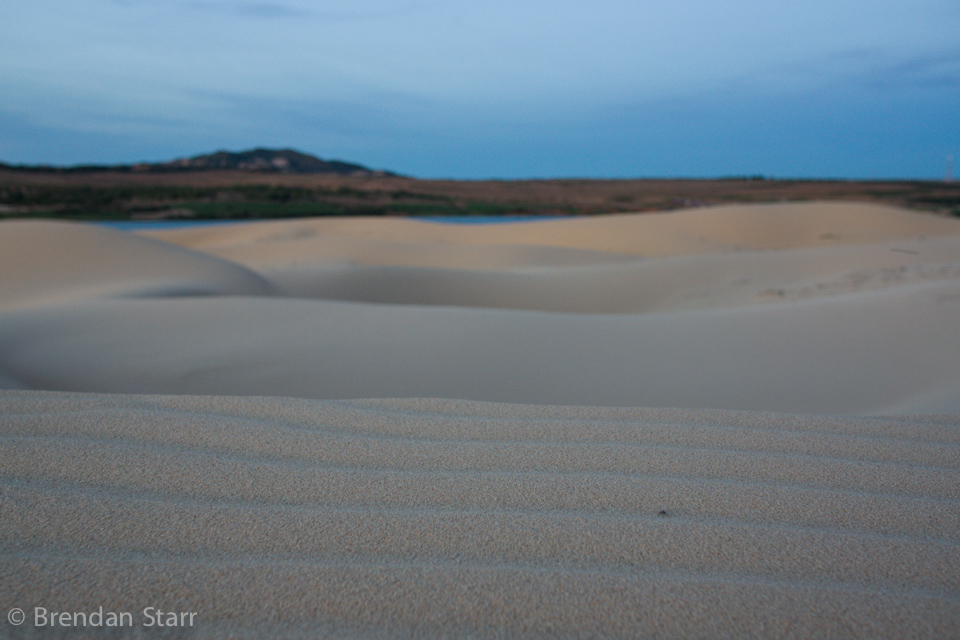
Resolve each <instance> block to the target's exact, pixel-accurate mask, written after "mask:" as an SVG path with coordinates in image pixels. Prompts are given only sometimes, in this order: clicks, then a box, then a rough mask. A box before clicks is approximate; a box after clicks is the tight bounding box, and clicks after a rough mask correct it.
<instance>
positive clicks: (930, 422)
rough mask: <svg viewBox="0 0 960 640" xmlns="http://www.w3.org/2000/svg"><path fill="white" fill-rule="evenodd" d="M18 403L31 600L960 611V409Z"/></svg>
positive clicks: (512, 630)
mask: <svg viewBox="0 0 960 640" xmlns="http://www.w3.org/2000/svg"><path fill="white" fill-rule="evenodd" d="M0 414H2V416H3V419H2V427H3V430H2V442H3V446H2V447H0V468H2V469H3V474H4V475H3V485H2V487H3V489H2V490H3V500H2V501H0V510H2V513H0V539H2V541H3V543H2V545H3V546H2V555H0V567H2V571H0V594H3V601H4V604H5V606H8V607H9V606H19V607H21V608H24V609H27V610H29V609H30V608H32V607H35V606H44V607H46V608H48V609H50V610H57V611H91V610H96V608H97V607H99V606H103V607H104V608H105V610H108V611H110V610H112V611H132V612H135V615H136V616H137V617H138V619H140V618H141V616H140V612H141V611H142V609H143V608H144V607H146V606H155V607H159V608H161V609H163V610H166V611H171V610H172V611H195V612H197V616H196V622H197V626H196V628H195V633H196V635H185V636H184V637H211V638H214V637H237V638H260V637H311V638H312V637H364V638H371V637H400V638H402V637H450V638H453V637H491V638H492V637H621V638H636V637H657V638H675V637H684V638H723V637H743V638H748V637H749V638H761V637H763V638H948V637H956V635H957V632H958V630H960V420H958V419H957V418H932V417H931V418H873V419H853V418H846V419H836V418H822V417H811V416H807V417H803V416H787V415H783V414H763V413H735V412H724V411H684V410H658V409H611V408H571V407H545V406H522V405H502V404H489V403H473V402H463V401H452V400H379V401H377V400H367V401H312V400H294V399H279V398H231V397H169V396H166V397H165V396H110V395H96V394H68V393H54V392H33V391H6V392H0ZM7 630H9V627H8V628H7ZM137 630H138V631H142V632H143V637H155V636H154V635H150V633H155V634H158V633H159V631H157V630H156V629H154V630H152V631H151V632H148V630H145V629H143V628H140V629H137ZM23 637H30V636H29V635H24V636H23Z"/></svg>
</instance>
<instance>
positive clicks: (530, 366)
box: [0, 204, 960, 414]
mask: <svg viewBox="0 0 960 640" xmlns="http://www.w3.org/2000/svg"><path fill="white" fill-rule="evenodd" d="M692 229H698V230H699V231H698V233H699V235H697V236H696V237H695V238H694V237H693V235H692V231H691V230H692ZM534 233H536V234H537V235H536V236H533V235H531V234H534ZM933 233H936V235H930V234H933ZM418 234H419V236H418ZM149 235H150V236H153V238H152V239H146V238H140V237H138V236H137V235H132V234H127V233H121V232H117V231H112V230H108V229H97V228H92V227H88V226H82V225H72V224H62V223H61V224H56V223H10V224H4V225H0V238H6V239H5V240H0V243H6V245H5V246H7V247H9V248H10V250H9V252H5V253H4V254H3V255H4V258H3V259H4V260H6V261H7V262H6V264H5V265H3V268H4V270H5V271H8V272H11V273H13V274H14V275H13V277H11V278H9V279H8V278H5V279H4V285H3V286H4V287H6V288H7V290H6V291H5V295H6V298H5V300H6V301H7V302H6V303H5V306H6V307H7V309H8V311H7V312H6V313H4V314H2V315H0V375H2V380H3V382H2V384H3V386H6V387H21V388H24V387H25V388H35V389H61V390H74V391H91V392H123V393H173V394H184V393H201V394H226V395H236V394H241V395H277V396H296V397H310V398H364V397H448V398H462V399H471V400H487V401H497V402H517V403H535V404H541V403H542V404H566V405H598V406H678V407H697V408H722V409H731V410H765V411H788V412H801V413H824V414H873V413H891V412H903V411H907V412H909V413H918V412H920V413H924V412H926V413H937V412H949V413H954V412H956V413H960V396H958V394H956V393H955V392H954V391H955V390H956V389H957V388H958V387H960V358H957V357H956V355H957V354H958V353H960V334H958V333H957V332H956V328H955V325H956V318H957V317H958V316H960V220H956V219H946V218H939V217H935V216H930V215H924V214H919V213H916V212H909V211H899V210H894V209H889V208H883V207H871V206H867V205H851V204H807V205H769V206H752V207H749V206H739V207H718V208H716V209H713V210H710V209H704V210H691V211H683V212H677V213H671V214H661V215H652V216H651V215H634V216H608V217H599V218H591V219H576V220H553V221H546V222H536V223H517V224H507V225H486V226H483V225H481V226H467V225H449V224H447V225H444V224H436V223H430V222H421V221H413V220H369V219H324V220H305V221H299V220H295V221H284V222H263V223H255V224H247V225H233V226H217V227H210V228H194V229H187V230H176V231H167V232H162V233H160V232H151V233H150V234H149ZM418 237H419V240H418V241H417V242H414V240H415V239H416V238H418ZM159 238H165V239H166V240H171V241H176V242H178V243H180V245H181V246H176V245H172V244H169V243H168V242H166V241H159V240H158V239H159ZM518 238H519V239H525V240H526V241H529V242H531V243H533V244H521V243H520V241H519V240H518ZM684 238H688V239H689V238H693V240H692V241H691V242H692V244H690V243H687V244H684V241H683V239H684ZM343 239H347V240H349V242H344V244H343V245H341V246H340V249H339V252H337V251H333V252H329V251H328V249H329V248H330V247H331V246H332V243H335V242H339V241H340V240H343ZM507 240H509V242H507ZM504 242H507V243H506V244H504ZM369 243H373V244H369ZM391 243H395V246H394V249H396V250H395V251H393V252H391V251H387V250H383V247H385V246H387V245H390V244H391ZM764 243H766V244H764ZM614 245H615V246H614ZM708 246H709V247H711V248H712V249H711V251H712V252H711V253H705V252H699V253H698V251H701V250H703V251H705V249H704V247H708ZM758 246H760V247H764V248H763V249H756V247H758ZM784 246H786V247H787V248H781V247H784ZM17 247H33V249H32V250H31V251H30V252H28V254H27V255H26V256H25V257H24V259H21V257H20V255H19V253H22V252H18V251H17ZM416 247H420V248H421V249H422V252H421V253H419V254H418V250H417V249H416ZM651 247H653V248H654V249H655V250H656V251H659V252H660V253H661V254H666V253H667V252H668V249H669V250H670V251H672V252H673V253H672V254H671V255H666V256H665V257H658V258H653V257H650V256H649V255H647V256H644V255H643V254H645V253H646V254H650V253H651V252H656V251H654V250H653V249H651ZM377 248H379V251H380V252H379V253H378V252H377V250H375V249H377ZM612 248H616V249H618V252H615V253H611V252H609V250H610V249H612ZM461 249H464V250H465V253H464V255H465V256H466V258H465V260H464V262H465V263H464V264H460V265H456V264H455V259H456V257H457V255H458V252H460V251H461ZM205 251H209V252H210V254H208V253H204V252H205ZM351 252H354V253H355V255H353V257H351V255H352V254H351ZM213 254H215V255H213ZM418 255H419V257H418ZM281 256H287V262H286V263H283V261H282V260H280V257H281ZM371 257H376V258H377V259H376V260H372V259H371ZM354 258H356V260H354ZM232 260H237V261H238V262H233V261H232ZM538 260H539V261H541V262H538ZM429 264H433V266H427V265H429ZM10 265H16V267H15V268H14V267H13V266H10ZM476 265H482V266H480V267H478V266H476ZM454 267H456V268H454ZM14 269H16V270H14ZM187 294H194V295H190V296H187ZM197 294H205V295H197ZM40 302H43V304H40Z"/></svg>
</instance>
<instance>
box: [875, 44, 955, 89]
mask: <svg viewBox="0 0 960 640" xmlns="http://www.w3.org/2000/svg"><path fill="white" fill-rule="evenodd" d="M867 84H868V85H870V86H872V87H876V88H889V87H898V88H899V87H904V88H909V87H916V88H930V89H935V88H960V51H948V52H941V53H936V54H932V55H924V56H919V57H914V58H908V59H906V60H902V61H900V62H898V63H895V64H888V65H885V66H883V67H881V68H879V69H877V70H875V71H874V72H873V73H872V74H871V75H870V76H869V77H868V79H867Z"/></svg>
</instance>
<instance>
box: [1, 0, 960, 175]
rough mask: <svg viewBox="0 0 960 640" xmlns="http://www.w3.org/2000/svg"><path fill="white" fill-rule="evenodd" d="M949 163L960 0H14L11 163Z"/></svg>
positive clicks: (799, 169) (498, 168) (542, 171)
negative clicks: (282, 152)
mask: <svg viewBox="0 0 960 640" xmlns="http://www.w3.org/2000/svg"><path fill="white" fill-rule="evenodd" d="M254 146H269V147H294V148H297V149H300V150H303V151H306V152H309V153H313V154H316V155H318V156H321V157H323V158H338V159H343V160H347V161H353V162H360V163H362V164H366V165H368V166H371V167H375V168H385V169H390V170H393V171H398V172H400V173H405V174H409V175H415V176H418V177H454V178H488V177H496V178H524V177H542V178H547V177H573V176H583V177H643V176H648V177H654V176H685V177H696V176H729V175H744V174H750V175H753V174H764V175H770V176H777V177H839V178H844V177H845V178H885V177H902V178H940V177H942V176H943V173H944V168H945V164H946V157H947V155H948V154H953V155H954V156H956V157H960V2H957V1H956V0H950V1H941V0H912V1H909V2H908V1H903V0H870V1H867V0H850V1H844V0H833V1H830V2H826V1H823V0H808V1H807V2H806V3H800V2H789V3H786V2H776V1H773V0H766V1H759V0H742V1H734V2H716V1H713V2H708V1H705V0H675V1H673V2H663V1H662V0H657V1H646V0H635V1H632V2H627V1H623V0H592V1H590V2H587V1H580V0H577V1H574V0H552V1H543V0H512V1H509V2H507V1H503V0H485V1H483V2H480V1H475V2H467V1H458V0H447V1H442V2H441V1H433V0H423V1H420V0H409V1H407V0H352V1H350V2H344V1H343V0H340V1H339V2H327V1H312V2H311V1H307V0H277V1H263V2H257V1H239V0H84V1H83V2H77V1H76V0H3V2H0V161H5V162H12V163H53V164H72V163H88V162H98V163H115V162H136V161H144V160H146V161H159V160H168V159H172V158H175V157H182V156H186V155H195V154H198V153H204V152H208V151H213V150H215V149H232V150H240V149H246V148H251V147H254Z"/></svg>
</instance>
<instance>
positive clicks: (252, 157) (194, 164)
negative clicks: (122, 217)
mask: <svg viewBox="0 0 960 640" xmlns="http://www.w3.org/2000/svg"><path fill="white" fill-rule="evenodd" d="M0 168H3V169H8V170H14V171H29V172H43V173H47V172H50V173H81V172H91V171H132V172H138V173H139V172H142V173H153V172H157V173H162V172H186V171H210V170H216V169H221V170H222V169H237V170H240V171H256V172H263V173H333V174H339V175H396V174H393V173H390V172H387V171H374V170H373V169H370V168H368V167H365V166H363V165H360V164H354V163H351V162H343V161H342V160H322V159H320V158H317V157H316V156H311V155H309V154H306V153H302V152H300V151H296V150H294V149H261V148H258V149H250V150H249V151H240V152H238V153H234V152H231V151H216V152H214V153H210V154H206V155H200V156H193V157H192V158H178V159H176V160H171V161H170V162H158V163H140V164H120V165H75V166H71V167H54V166H49V165H16V166H11V165H6V164H2V163H0Z"/></svg>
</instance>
